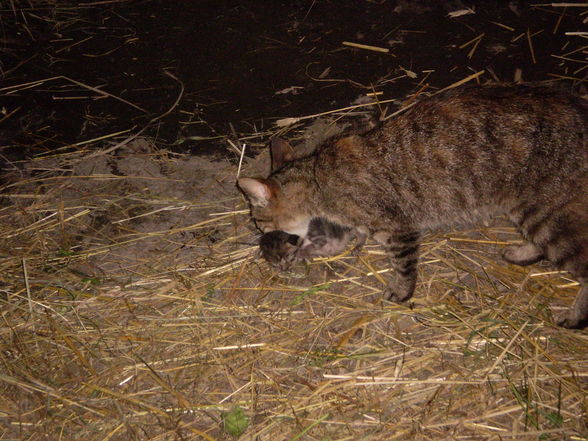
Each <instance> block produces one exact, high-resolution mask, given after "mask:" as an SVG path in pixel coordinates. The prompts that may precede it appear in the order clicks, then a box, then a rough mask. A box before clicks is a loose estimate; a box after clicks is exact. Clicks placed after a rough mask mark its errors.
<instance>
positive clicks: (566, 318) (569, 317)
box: [556, 310, 588, 329]
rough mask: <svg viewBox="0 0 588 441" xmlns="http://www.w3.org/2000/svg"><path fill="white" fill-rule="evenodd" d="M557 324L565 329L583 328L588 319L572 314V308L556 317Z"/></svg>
mask: <svg viewBox="0 0 588 441" xmlns="http://www.w3.org/2000/svg"><path fill="white" fill-rule="evenodd" d="M556 323H557V326H561V327H562V328H567V329H584V328H585V327H587V326H588V320H587V319H585V318H582V317H578V316H577V315H576V314H574V311H573V310H569V311H566V312H564V313H563V314H562V315H561V316H559V317H558V319H557V321H556Z"/></svg>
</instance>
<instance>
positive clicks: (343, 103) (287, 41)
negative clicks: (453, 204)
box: [0, 0, 588, 441]
mask: <svg viewBox="0 0 588 441" xmlns="http://www.w3.org/2000/svg"><path fill="white" fill-rule="evenodd" d="M0 7H1V8H2V9H1V15H0V31H1V34H0V35H1V38H0V45H1V46H0V47H1V52H0V55H1V58H0V63H1V64H0V67H1V74H2V77H1V84H0V100H1V110H2V114H1V116H0V159H1V160H2V161H3V163H2V180H1V183H0V192H1V194H0V198H1V199H0V302H1V304H2V306H1V307H0V311H1V320H2V321H1V323H0V440H7V441H8V440H31V441H32V440H92V441H94V440H96V441H98V440H101V441H106V440H121V441H122V440H153V441H156V440H208V441H211V440H213V441H214V440H218V441H220V440H230V439H239V440H255V441H258V440H259V441H264V440H272V441H278V440H290V441H297V440H321V441H342V440H352V439H353V440H370V441H372V440H373V441H376V440H378V441H379V440H415V441H421V440H423V441H424V440H427V441H429V440H431V441H432V440H434V441H442V440H457V439H463V440H489V441H490V440H492V441H494V440H496V441H498V440H542V441H548V440H551V441H556V440H557V441H560V440H566V441H577V440H588V419H587V417H586V412H587V409H588V399H587V396H588V382H587V378H588V359H587V357H586V354H587V353H588V333H587V331H586V330H580V331H571V330H566V329H561V328H558V327H556V326H555V325H554V316H555V315H557V314H558V313H559V312H561V311H562V310H563V309H564V308H566V307H568V306H569V305H570V304H571V302H572V300H573V298H574V296H575V293H576V292H577V289H578V284H577V282H575V281H574V280H572V279H570V277H569V275H568V274H566V273H564V272H558V271H554V269H553V268H552V267H550V266H549V265H547V264H544V263H542V264H538V265H533V266H530V267H525V268H521V267H517V266H511V265H507V264H506V263H504V262H503V261H502V260H501V259H500V258H499V253H500V250H501V249H502V247H504V246H505V245H507V244H510V243H516V242H517V241H519V240H520V237H519V236H518V235H517V234H516V232H515V231H514V229H513V228H512V227H511V226H510V225H508V224H507V223H506V222H505V221H504V220H502V219H493V220H490V221H489V222H488V223H487V224H483V225H477V226H475V227H472V228H471V229H470V230H466V231H456V232H443V233H437V234H434V235H433V234H431V235H428V236H427V237H426V238H425V240H424V243H423V246H422V257H421V263H420V267H419V284H418V287H417V292H416V295H415V298H414V300H413V302H412V303H411V304H407V305H394V304H390V303H388V302H385V301H382V299H381V293H382V291H383V288H384V286H385V278H386V276H387V272H388V271H389V269H388V268H387V266H386V263H385V260H386V259H385V256H384V253H383V251H382V250H381V249H380V248H379V247H378V246H376V245H375V244H373V243H371V242H370V243H368V245H367V246H366V247H365V249H364V250H363V251H362V253H361V254H360V256H358V257H355V256H351V255H350V254H349V253H348V252H345V253H343V254H342V255H339V256H335V257H333V258H328V259H315V260H314V261H313V262H311V263H309V264H299V265H298V266H296V267H295V268H294V269H293V270H292V271H289V272H279V271H277V270H276V269H274V268H272V267H270V266H269V265H268V264H267V263H266V262H264V261H263V260H261V259H260V258H259V256H258V247H257V241H258V238H259V232H258V231H256V230H255V228H254V226H253V225H252V223H251V222H250V220H249V210H248V207H247V203H246V201H245V199H244V198H243V196H242V195H241V194H240V193H239V192H238V191H237V189H236V186H235V180H236V177H237V173H238V169H239V168H240V167H241V173H242V174H245V175H248V174H249V175H252V174H253V175H265V174H266V173H267V171H268V169H269V154H268V151H267V148H266V144H267V141H268V140H269V138H270V137H271V136H274V135H277V134H279V135H281V136H285V137H287V138H289V139H291V140H294V142H296V143H300V144H301V145H303V146H304V147H305V148H307V149H309V150H310V149H312V148H313V146H315V145H316V144H318V143H320V142H321V139H323V138H324V137H326V136H329V135H330V134H333V133H336V132H337V131H340V130H344V129H345V127H349V125H353V124H362V123H363V122H365V118H366V117H367V118H372V117H374V116H375V117H380V116H385V115H390V114H392V113H393V112H394V111H396V110H397V109H398V108H400V107H402V106H403V105H406V104H407V103H410V102H412V100H413V99H414V97H415V96H417V95H421V94H424V95H426V94H428V93H431V92H434V91H437V90H440V89H442V88H445V87H448V86H453V85H457V84H459V83H460V82H462V81H468V82H470V83H473V82H481V83H483V82H487V81H497V80H501V81H519V80H521V81H536V82H545V83H554V84H555V85H556V86H557V87H565V88H569V89H572V90H574V91H575V92H577V93H579V94H581V95H584V94H586V90H585V80H586V72H587V71H586V66H587V65H588V61H586V53H587V47H588V46H586V44H585V41H586V39H585V36H582V35H578V34H577V33H581V32H582V31H585V30H586V22H587V19H588V6H582V7H572V6H568V7H563V6H558V5H555V6H554V5H552V4H551V3H549V4H547V3H546V4H544V5H543V4H542V5H535V6H532V5H530V4H529V3H526V2H520V1H518V2H517V1H512V2H478V3H475V4H471V3H467V2H462V1H451V2H435V1H424V0H421V1H414V2H409V1H403V0H399V1H358V2H345V3H342V2H334V1H326V0H324V1H321V0H308V1H293V0H292V1H283V2H279V3H278V2H271V3H270V2H254V1H246V2H237V1H229V0H226V1H222V0H221V1H215V2H212V1H208V0H203V1H200V2H191V1H178V2H175V1H174V2H166V1H106V2H86V3H84V4H80V3H74V2H61V1H58V2H35V1H32V0H31V1H26V2H25V1H17V0H11V1H9V2H7V4H3V5H0ZM343 42H347V43H345V44H343ZM348 43H352V44H355V46H349V45H348ZM357 44H362V45H368V46H371V47H367V48H366V47H358V46H357ZM369 94H372V95H369ZM373 94H375V95H373ZM374 100H375V101H376V103H375V104H373V103H374ZM366 103H372V104H371V105H369V106H366V105H365V104H366ZM351 105H355V106H357V105H359V106H360V107H354V108H353V109H346V108H347V107H348V106H351ZM323 112H327V114H326V115H321V116H320V117H317V116H316V115H317V114H320V113H323ZM285 118H294V119H289V120H287V121H284V119H285ZM287 123H291V124H287ZM243 149H244V153H245V154H244V155H243V156H242V155H241V153H243ZM241 158H242V164H241V165H239V163H240V160H241Z"/></svg>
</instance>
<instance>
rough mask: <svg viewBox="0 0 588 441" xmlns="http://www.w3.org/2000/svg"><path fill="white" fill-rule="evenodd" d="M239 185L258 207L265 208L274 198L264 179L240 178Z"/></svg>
mask: <svg viewBox="0 0 588 441" xmlns="http://www.w3.org/2000/svg"><path fill="white" fill-rule="evenodd" d="M237 185H238V186H239V188H240V189H241V190H243V193H245V196H247V198H248V199H249V201H250V202H251V205H255V206H256V207H265V206H266V205H267V204H268V202H269V200H270V199H271V197H272V190H271V188H270V186H269V185H268V184H267V183H266V182H264V180H263V179H254V178H240V179H238V180H237Z"/></svg>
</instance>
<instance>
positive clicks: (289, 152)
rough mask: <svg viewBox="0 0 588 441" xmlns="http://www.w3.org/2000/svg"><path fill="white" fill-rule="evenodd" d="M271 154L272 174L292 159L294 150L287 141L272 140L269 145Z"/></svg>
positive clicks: (280, 139)
mask: <svg viewBox="0 0 588 441" xmlns="http://www.w3.org/2000/svg"><path fill="white" fill-rule="evenodd" d="M270 152H271V154H272V172H275V171H276V170H279V169H280V168H282V167H283V166H284V164H285V163H286V162H288V161H292V160H293V159H295V158H294V148H292V146H291V145H290V143H289V142H288V141H286V140H285V139H282V138H273V139H272V142H271V144H270Z"/></svg>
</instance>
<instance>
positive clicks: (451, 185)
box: [239, 85, 588, 328]
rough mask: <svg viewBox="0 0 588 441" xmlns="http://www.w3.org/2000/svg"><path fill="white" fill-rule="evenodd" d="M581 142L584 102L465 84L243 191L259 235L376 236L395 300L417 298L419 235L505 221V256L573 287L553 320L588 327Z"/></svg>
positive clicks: (587, 207) (244, 182)
mask: <svg viewBox="0 0 588 441" xmlns="http://www.w3.org/2000/svg"><path fill="white" fill-rule="evenodd" d="M587 140H588V105H587V104H586V102H585V101H582V100H581V99H579V98H576V97H574V96H572V95H569V94H567V93H563V92H561V91H558V90H554V89H551V88H543V87H531V86H514V87H509V86H501V85H493V86H484V87H472V88H464V89H460V90H454V91H451V92H448V93H445V94H440V95H438V96H435V97H433V98H429V99H425V100H422V101H421V102H419V103H417V104H416V105H415V106H414V107H413V108H412V109H410V110H409V111H407V112H405V113H404V114H401V115H399V116H398V117H397V118H395V119H391V120H389V121H387V122H386V123H384V124H383V125H382V126H381V127H379V128H378V129H375V130H373V131H371V132H368V133H367V134H364V135H362V136H347V137H344V138H339V139H333V140H330V141H327V142H325V143H324V144H323V145H321V146H320V147H319V148H318V149H317V150H316V152H314V153H313V154H312V155H310V156H308V157H305V158H300V159H295V160H293V161H290V162H287V163H285V164H284V165H283V166H282V167H281V168H280V169H279V170H277V171H275V172H274V173H272V174H271V175H270V177H269V178H268V179H265V180H259V179H251V178H242V179H240V180H239V186H240V188H241V189H242V190H243V191H244V192H245V194H246V195H247V196H248V197H249V199H250V201H251V203H252V210H251V211H252V215H253V217H254V218H255V219H256V222H257V224H258V226H259V227H260V229H262V230H263V231H272V230H283V231H286V232H288V233H293V234H298V235H300V236H301V237H304V236H305V235H306V234H307V231H308V228H309V224H310V221H311V219H312V218H314V217H321V218H324V219H326V220H328V221H329V222H334V223H337V224H339V225H345V226H347V227H349V228H352V229H353V230H354V231H355V232H356V233H357V234H359V235H370V236H371V237H373V238H374V239H375V240H376V241H377V242H378V243H380V244H381V245H382V246H384V247H385V249H386V251H387V252H388V254H389V256H390V265H391V267H392V268H393V269H394V273H395V276H394V277H393V279H392V280H391V281H390V285H389V288H388V295H389V296H390V298H391V299H392V300H395V301H405V300H407V299H409V298H410V296H411V295H412V293H413V291H414V287H415V283H416V270H415V268H416V261H417V255H418V234H419V233H420V232H423V231H426V230H431V229H440V228H448V227H452V226H455V225H457V224H463V223H464V222H465V223H468V224H471V223H472V222H476V221H478V220H480V219H483V218H485V217H488V216H492V215H500V214H503V215H506V216H507V217H508V218H510V220H511V221H512V222H513V223H514V224H515V225H516V227H517V228H518V229H519V231H520V233H521V235H522V236H523V238H524V240H525V242H524V243H523V245H521V246H519V247H508V248H506V249H505V250H504V252H503V257H504V258H505V259H506V260H507V261H509V262H511V263H517V264H522V265H525V264H531V263H534V262H536V261H537V260H539V259H541V258H545V259H548V260H549V261H550V262H552V263H553V264H554V265H555V266H557V267H559V268H563V269H565V270H568V271H570V272H571V273H572V275H573V276H574V277H576V278H577V280H578V281H579V282H580V284H581V287H580V292H579V294H578V296H577V298H576V301H575V303H574V305H573V307H572V308H571V309H570V310H569V311H568V312H567V313H566V314H565V315H564V316H563V317H562V318H561V319H560V321H559V323H560V324H561V325H562V326H565V327H569V328H575V327H582V326H584V325H586V321H587V320H588V144H587Z"/></svg>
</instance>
